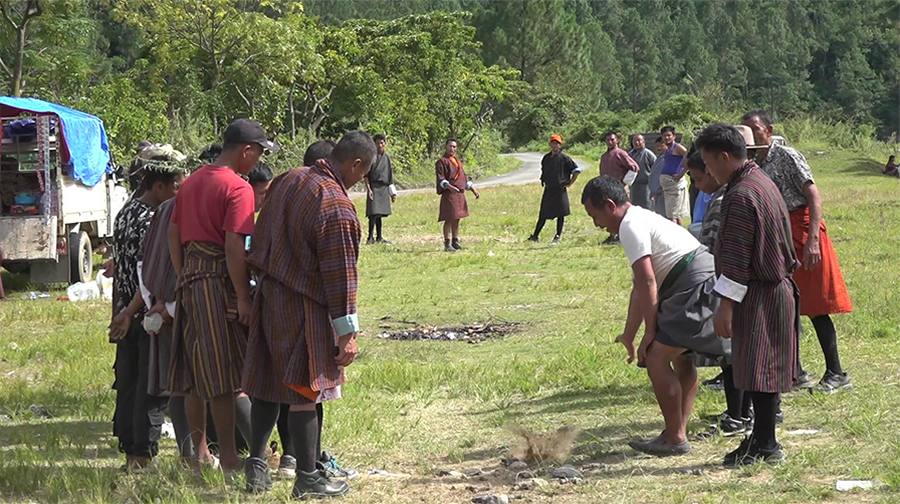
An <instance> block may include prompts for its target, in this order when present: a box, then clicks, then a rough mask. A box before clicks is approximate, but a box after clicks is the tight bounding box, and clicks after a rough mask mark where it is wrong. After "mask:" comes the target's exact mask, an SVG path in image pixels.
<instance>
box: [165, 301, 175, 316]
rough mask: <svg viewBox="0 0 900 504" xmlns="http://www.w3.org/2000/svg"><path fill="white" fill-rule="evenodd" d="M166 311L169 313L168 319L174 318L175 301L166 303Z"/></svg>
mask: <svg viewBox="0 0 900 504" xmlns="http://www.w3.org/2000/svg"><path fill="white" fill-rule="evenodd" d="M166 311H167V312H169V316H170V317H172V318H175V301H172V302H171V303H166Z"/></svg>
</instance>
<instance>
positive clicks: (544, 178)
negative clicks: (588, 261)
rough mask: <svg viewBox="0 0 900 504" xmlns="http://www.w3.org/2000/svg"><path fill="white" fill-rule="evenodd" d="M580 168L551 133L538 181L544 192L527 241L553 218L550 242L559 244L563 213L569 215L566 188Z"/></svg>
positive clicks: (576, 177)
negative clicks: (548, 148) (554, 222)
mask: <svg viewBox="0 0 900 504" xmlns="http://www.w3.org/2000/svg"><path fill="white" fill-rule="evenodd" d="M580 173H581V168H579V167H578V165H576V164H575V161H573V160H572V158H570V157H569V156H567V155H566V154H563V152H562V137H561V136H559V135H552V136H551V137H550V152H549V153H547V154H545V155H544V158H543V159H541V185H542V186H544V195H543V196H542V197H541V212H540V214H539V215H538V222H537V226H536V227H535V228H534V234H532V235H531V236H530V237H528V241H533V242H536V241H538V237H539V236H540V234H541V230H542V229H544V224H546V223H547V221H548V220H553V219H556V236H554V237H553V245H558V244H559V239H560V237H561V236H562V232H563V226H564V225H565V222H566V216H567V215H569V191H568V188H569V186H570V185H572V184H574V183H575V181H576V180H577V179H578V174H580Z"/></svg>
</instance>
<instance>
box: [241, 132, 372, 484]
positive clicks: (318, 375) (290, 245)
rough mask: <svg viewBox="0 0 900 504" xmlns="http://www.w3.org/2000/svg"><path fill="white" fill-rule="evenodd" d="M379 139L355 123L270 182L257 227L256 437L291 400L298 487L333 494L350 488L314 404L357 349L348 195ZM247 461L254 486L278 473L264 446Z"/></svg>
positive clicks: (332, 392) (251, 368)
mask: <svg viewBox="0 0 900 504" xmlns="http://www.w3.org/2000/svg"><path fill="white" fill-rule="evenodd" d="M375 154H376V149H375V143H374V142H373V141H372V139H371V137H369V135H367V134H365V133H363V132H361V131H351V132H349V133H347V134H346V135H344V138H342V139H341V141H340V142H338V144H337V145H336V146H335V147H334V150H333V151H332V153H331V156H329V157H328V158H327V159H320V160H319V161H317V162H316V163H315V165H313V166H309V167H305V168H300V169H297V170H292V171H290V172H288V173H285V174H284V175H281V176H279V177H278V178H276V179H275V181H274V182H273V183H272V186H271V187H270V188H269V192H268V194H267V196H266V198H267V199H266V202H265V204H264V205H263V208H262V211H261V212H260V215H259V220H258V221H257V224H256V229H255V230H254V233H253V237H252V241H251V251H250V256H249V257H248V258H247V263H248V264H249V265H250V267H251V268H252V269H253V271H254V273H255V274H256V276H257V278H258V284H257V291H256V294H255V296H254V299H253V308H252V314H251V317H250V339H249V342H248V346H247V359H246V362H245V366H244V374H243V380H242V388H243V390H244V391H245V392H247V394H248V395H250V397H252V398H253V437H254V442H253V443H251V444H252V445H254V446H259V443H258V442H256V441H257V440H258V439H267V438H268V436H269V435H270V434H271V432H272V428H273V427H274V426H275V424H276V421H277V419H278V415H279V409H280V408H279V405H280V404H290V416H289V421H288V423H289V425H288V427H289V429H290V432H291V438H292V440H293V443H294V449H295V452H296V457H297V478H296V482H295V484H294V490H293V496H294V497H295V498H305V497H335V496H340V495H344V494H346V493H347V492H349V491H350V487H349V485H347V483H346V482H343V481H333V480H332V479H331V478H330V477H329V475H328V473H327V471H326V468H325V467H324V466H323V465H322V463H321V462H320V461H319V457H320V453H321V452H320V446H321V436H322V430H321V420H320V418H319V417H318V414H317V408H316V405H317V404H319V403H322V402H324V401H329V400H333V399H339V398H340V397H341V388H340V387H341V385H342V384H343V383H344V380H345V378H344V367H345V366H348V365H350V364H352V363H353V360H354V359H355V358H356V353H357V347H356V334H357V333H358V332H359V319H358V317H357V313H356V289H357V268H356V265H357V259H358V258H359V241H360V225H359V219H358V218H357V215H356V209H355V208H354V206H353V203H352V202H351V201H350V198H349V197H348V195H347V188H349V187H352V186H353V185H354V184H356V183H357V182H359V181H360V180H362V179H363V177H365V175H366V173H368V172H369V170H370V168H371V166H372V163H373V162H374V161H375ZM251 455H253V456H252V457H251V458H250V459H248V460H247V465H246V467H245V474H246V476H247V488H248V490H249V491H251V492H260V491H266V490H268V489H270V488H271V486H272V485H271V482H270V481H269V479H268V475H267V474H266V461H265V460H263V459H261V458H260V457H259V453H255V454H251Z"/></svg>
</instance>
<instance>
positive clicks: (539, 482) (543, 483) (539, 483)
mask: <svg viewBox="0 0 900 504" xmlns="http://www.w3.org/2000/svg"><path fill="white" fill-rule="evenodd" d="M531 481H532V482H533V483H534V486H535V488H547V487H548V486H550V482H549V481H547V480H545V479H543V478H534V479H533V480H531Z"/></svg>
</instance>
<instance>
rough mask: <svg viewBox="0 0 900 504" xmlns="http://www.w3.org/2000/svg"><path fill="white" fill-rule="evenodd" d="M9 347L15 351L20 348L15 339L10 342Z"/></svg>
mask: <svg viewBox="0 0 900 504" xmlns="http://www.w3.org/2000/svg"><path fill="white" fill-rule="evenodd" d="M19 313H21V312H19ZM9 349H10V350H12V351H13V352H16V351H18V350H19V345H17V344H16V342H15V341H13V342H12V343H10V344H9Z"/></svg>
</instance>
